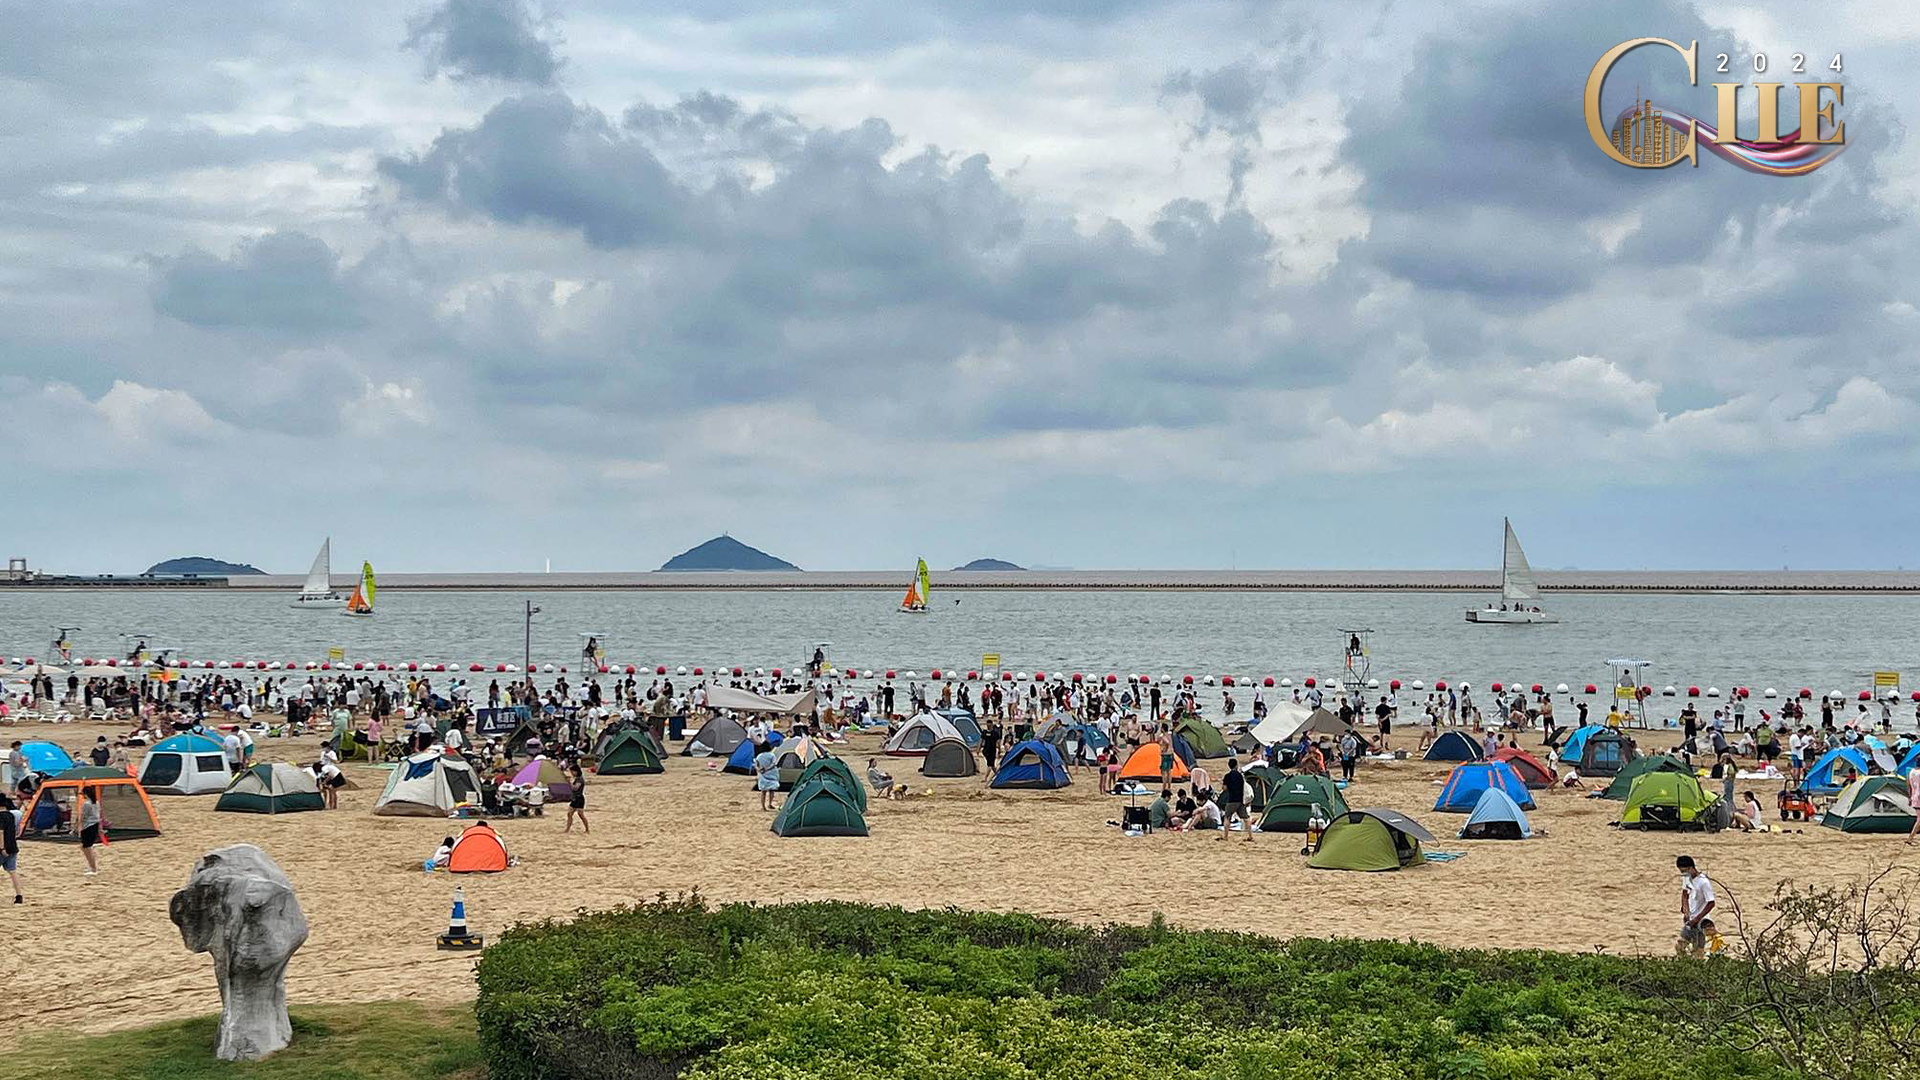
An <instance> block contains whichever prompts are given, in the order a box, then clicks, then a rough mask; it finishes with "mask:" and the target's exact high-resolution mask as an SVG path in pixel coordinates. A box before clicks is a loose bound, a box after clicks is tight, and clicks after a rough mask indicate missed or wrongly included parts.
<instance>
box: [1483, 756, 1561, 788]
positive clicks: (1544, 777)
mask: <svg viewBox="0 0 1920 1080" xmlns="http://www.w3.org/2000/svg"><path fill="white" fill-rule="evenodd" d="M1492 760H1494V761H1498V762H1501V763H1503V764H1505V765H1506V766H1507V768H1509V769H1512V770H1513V771H1514V772H1515V773H1518V774H1519V776H1520V782H1521V783H1523V784H1525V785H1527V787H1528V788H1530V789H1532V790H1535V791H1538V790H1540V789H1541V788H1550V787H1552V786H1553V784H1554V776H1553V770H1552V769H1550V768H1548V767H1547V763H1546V762H1544V761H1541V760H1540V759H1539V758H1537V757H1534V756H1533V755H1532V754H1529V753H1527V752H1526V751H1525V750H1522V749H1520V748H1519V747H1517V746H1503V747H1501V748H1500V749H1498V750H1495V751H1494V752H1493V759H1492Z"/></svg>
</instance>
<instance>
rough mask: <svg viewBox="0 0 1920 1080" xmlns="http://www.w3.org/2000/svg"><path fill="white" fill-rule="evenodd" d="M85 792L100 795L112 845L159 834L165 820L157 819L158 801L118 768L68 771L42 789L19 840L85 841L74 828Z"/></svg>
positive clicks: (23, 815) (26, 813) (31, 804)
mask: <svg viewBox="0 0 1920 1080" xmlns="http://www.w3.org/2000/svg"><path fill="white" fill-rule="evenodd" d="M86 791H93V792H95V793H97V794H98V796H99V800H100V822H101V824H102V826H104V827H105V829H106V834H107V839H108V840H109V841H113V840H133V839H137V838H139V837H143V836H159V835H160V819H159V818H158V817H156V816H155V815H154V812H153V803H152V802H151V801H150V800H149V799H148V798H147V793H146V792H145V791H143V790H142V789H141V787H140V785H139V783H137V782H136V781H135V780H134V779H133V777H131V776H128V775H127V774H126V773H123V772H121V771H119V770H118V769H102V768H96V767H93V766H83V767H81V768H76V769H66V770H63V771H62V772H59V773H57V774H55V775H54V777H53V778H52V779H51V780H48V781H47V782H46V783H44V784H42V785H40V789H39V790H38V791H36V792H34V793H33V801H32V802H29V803H28V804H27V805H26V808H25V810H24V811H23V812H22V813H21V815H20V838H21V839H23V840H78V839H80V834H79V830H78V829H76V828H74V824H75V822H76V821H77V820H78V817H79V800H80V798H81V794H82V793H83V792H86Z"/></svg>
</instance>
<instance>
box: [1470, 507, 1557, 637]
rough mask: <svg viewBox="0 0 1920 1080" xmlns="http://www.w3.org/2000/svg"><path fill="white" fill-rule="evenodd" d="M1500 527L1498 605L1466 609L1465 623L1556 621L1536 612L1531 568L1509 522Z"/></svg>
mask: <svg viewBox="0 0 1920 1080" xmlns="http://www.w3.org/2000/svg"><path fill="white" fill-rule="evenodd" d="M1500 526H1501V528H1502V529H1503V530H1505V533H1506V536H1505V537H1504V539H1503V541H1502V544H1501V556H1500V605H1499V606H1498V607H1495V606H1494V605H1492V604H1488V605H1487V606H1486V607H1484V608H1478V609H1469V610H1468V611H1467V621H1468V622H1471V623H1550V622H1559V621H1560V620H1559V619H1557V618H1555V617H1553V616H1552V615H1549V614H1547V613H1546V612H1544V611H1541V610H1540V603H1539V602H1540V586H1539V584H1538V583H1537V582H1535V581H1534V580H1533V567H1531V566H1529V565H1528V564H1527V553H1526V552H1525V551H1523V550H1521V548H1520V538H1519V537H1518V536H1515V535H1514V533H1513V522H1511V521H1509V520H1507V519H1506V518H1501V519H1500Z"/></svg>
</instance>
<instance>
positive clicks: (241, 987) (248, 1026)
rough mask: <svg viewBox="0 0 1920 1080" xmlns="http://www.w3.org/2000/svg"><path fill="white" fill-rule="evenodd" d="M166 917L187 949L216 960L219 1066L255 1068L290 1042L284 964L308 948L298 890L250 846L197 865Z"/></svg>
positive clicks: (224, 851)
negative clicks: (248, 1065) (234, 1064)
mask: <svg viewBox="0 0 1920 1080" xmlns="http://www.w3.org/2000/svg"><path fill="white" fill-rule="evenodd" d="M167 910H168V914H169V915H170V916H171V917H172V918H173V922H174V925H175V926H178V927H179V928H180V937H181V938H182V939H183V940H184V941H185V942H186V944H187V948H188V949H191V950H192V951H194V952H204V953H212V954H213V974H214V978H215V980H217V981H218V982H219V984H220V1006H221V1007H220V1041H219V1045H218V1046H217V1047H216V1049H215V1053H216V1054H217V1055H218V1056H219V1058H220V1059H221V1060H222V1061H258V1060H259V1059H261V1058H264V1057H266V1056H267V1055H269V1054H271V1053H273V1052H274V1051H276V1050H281V1049H284V1048H285V1047H286V1045H287V1043H289V1042H291V1041H292V1039H293V1028H292V1026H291V1025H290V1024H288V1022H287V983H286V974H287V961H288V959H290V958H291V957H292V956H293V953H294V950H295V949H298V948H299V947H300V946H301V944H302V943H304V942H305V941H306V940H307V917H306V915H305V914H304V913H303V912H302V911H301V910H300V901H299V900H297V899H295V897H294V895H293V883H292V882H290V881H288V880H287V875H286V874H284V873H282V872H281V870H280V867H279V866H278V865H276V864H275V863H274V861H273V860H272V859H270V858H268V857H267V853H266V852H264V851H261V850H260V849H259V848H257V847H254V846H253V845H252V844H234V845H232V846H230V847H223V848H218V849H216V850H214V851H209V852H207V853H206V854H205V855H202V856H201V857H200V860H199V861H198V862H196V863H194V864H193V875H192V876H191V877H190V878H188V879H187V887H186V888H184V889H181V890H180V891H179V892H177V893H174V894H173V899H172V901H171V902H169V903H168V905H167Z"/></svg>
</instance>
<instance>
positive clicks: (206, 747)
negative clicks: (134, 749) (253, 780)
mask: <svg viewBox="0 0 1920 1080" xmlns="http://www.w3.org/2000/svg"><path fill="white" fill-rule="evenodd" d="M232 781H233V772H232V771H231V770H229V769H228V768H227V755H226V752H225V751H224V750H223V749H222V748H221V746H220V743H219V741H218V740H215V739H211V738H208V737H207V736H205V735H194V734H186V735H175V736H173V737H172V738H169V739H161V740H160V741H159V742H157V743H155V744H154V745H153V749H151V750H149V751H147V757H146V760H145V761H142V762H141V763H140V786H141V787H143V788H146V789H147V790H148V791H149V792H151V793H153V794H156V795H217V794H219V793H220V792H222V791H225V790H227V785H228V784H229V783H231V782H232Z"/></svg>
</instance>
